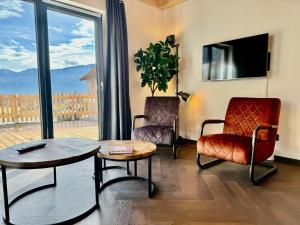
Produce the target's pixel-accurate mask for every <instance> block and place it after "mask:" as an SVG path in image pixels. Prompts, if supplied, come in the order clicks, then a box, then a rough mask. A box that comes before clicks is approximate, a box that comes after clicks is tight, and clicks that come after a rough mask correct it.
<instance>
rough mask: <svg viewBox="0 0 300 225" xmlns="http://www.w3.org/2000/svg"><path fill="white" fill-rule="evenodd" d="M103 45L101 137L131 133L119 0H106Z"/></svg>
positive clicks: (122, 14)
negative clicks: (104, 58) (104, 42)
mask: <svg viewBox="0 0 300 225" xmlns="http://www.w3.org/2000/svg"><path fill="white" fill-rule="evenodd" d="M106 16H107V45H106V47H107V49H106V62H105V65H106V68H105V74H104V96H103V98H104V100H103V101H104V102H103V103H104V104H103V139H104V140H109V139H113V140H128V139H130V136H131V110H130V99H129V78H128V76H129V72H128V40H127V25H126V14H125V6H124V2H123V1H122V0H106Z"/></svg>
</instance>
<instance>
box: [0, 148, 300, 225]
mask: <svg viewBox="0 0 300 225" xmlns="http://www.w3.org/2000/svg"><path fill="white" fill-rule="evenodd" d="M276 164H277V165H278V172H277V174H275V175H274V176H272V177H270V178H269V179H267V180H266V181H265V182H264V183H263V184H261V185H259V186H253V185H252V184H251V183H250V182H249V181H248V168H247V167H244V166H240V165H236V164H233V163H229V162H225V163H222V164H219V165H217V166H215V167H213V168H209V169H207V170H205V171H201V170H199V169H198V167H197V165H196V163H195V146H194V145H192V144H185V145H184V146H182V147H181V151H180V154H179V159H177V160H173V159H172V156H171V150H170V149H167V148H166V149H161V150H159V152H158V154H157V155H156V156H155V157H154V158H153V180H154V182H155V183H156V185H157V187H158V192H157V193H156V195H155V196H154V197H153V198H152V199H148V198H147V192H146V185H145V184H141V183H138V182H135V181H130V182H122V183H118V184H114V185H113V186H111V187H109V188H107V189H106V190H105V191H104V192H103V193H102V194H101V195H100V204H101V208H100V210H98V211H96V212H94V213H93V214H91V215H90V216H89V217H87V218H86V219H84V220H83V221H81V222H79V223H78V224H80V225H83V224H87V225H94V224H95V225H96V224H100V225H204V224H205V225H206V224H207V225H215V224H216V225H237V224H242V225H252V224H260V225H298V224H300V179H299V177H300V167H299V166H295V165H287V164H283V163H276ZM138 172H139V175H146V172H147V171H146V162H143V161H140V162H139V164H138ZM121 173H124V172H120V171H110V172H106V173H105V178H108V177H110V178H111V177H113V176H118V175H120V174H121ZM92 174H93V163H92V160H86V161H84V162H81V163H78V164H74V165H69V166H65V167H61V168H58V170H57V176H58V186H57V187H56V188H55V189H49V190H44V191H40V192H37V193H35V194H33V195H31V196H29V197H26V198H24V199H23V200H21V201H20V202H18V203H17V204H16V205H15V206H13V207H12V210H11V216H12V218H13V221H15V222H19V223H20V224H28V225H29V224H30V225H33V224H36V223H34V222H33V221H38V222H39V223H42V222H45V221H52V222H53V221H58V220H60V219H66V218H67V217H68V216H72V215H74V214H76V213H79V212H80V211H81V212H82V211H83V210H84V209H86V208H88V207H89V206H91V205H92V204H93V201H94V189H93V187H94V186H93V179H92ZM8 178H9V180H8V183H9V193H10V194H15V193H18V192H20V191H23V190H24V189H27V188H29V187H32V186H35V185H39V184H44V183H46V182H49V181H50V179H51V170H49V169H44V170H10V171H9V172H8ZM0 199H1V200H2V191H0ZM1 205H3V204H1ZM1 210H3V207H2V206H1ZM20 215H22V217H21V216H20ZM1 222H2V221H1ZM1 222H0V224H2V223H3V222H2V223H1Z"/></svg>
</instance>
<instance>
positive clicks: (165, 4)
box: [139, 0, 187, 10]
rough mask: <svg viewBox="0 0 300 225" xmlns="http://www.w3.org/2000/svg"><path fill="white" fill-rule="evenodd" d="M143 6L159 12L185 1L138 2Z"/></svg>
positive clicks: (147, 0) (149, 0)
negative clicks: (149, 6) (143, 4)
mask: <svg viewBox="0 0 300 225" xmlns="http://www.w3.org/2000/svg"><path fill="white" fill-rule="evenodd" d="M139 1H141V2H143V3H145V4H148V5H151V6H154V7H157V8H159V9H161V10H163V9H167V8H170V7H172V6H174V5H177V4H180V3H182V2H184V1H187V0H139Z"/></svg>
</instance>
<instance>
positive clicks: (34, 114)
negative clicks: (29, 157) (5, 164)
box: [0, 0, 41, 149]
mask: <svg viewBox="0 0 300 225" xmlns="http://www.w3.org/2000/svg"><path fill="white" fill-rule="evenodd" d="M34 9H35V8H34V4H33V3H32V2H23V1H11V0H1V3H0V149H2V148H5V147H9V146H12V145H15V144H18V143H22V142H26V141H30V140H34V139H40V138H41V125H40V101H39V100H40V96H39V79H38V67H37V48H36V28H35V12H34Z"/></svg>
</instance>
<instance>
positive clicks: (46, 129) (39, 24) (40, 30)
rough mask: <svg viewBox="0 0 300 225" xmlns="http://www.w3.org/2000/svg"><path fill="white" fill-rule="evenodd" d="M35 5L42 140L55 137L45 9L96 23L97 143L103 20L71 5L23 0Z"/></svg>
mask: <svg viewBox="0 0 300 225" xmlns="http://www.w3.org/2000/svg"><path fill="white" fill-rule="evenodd" d="M22 1H24V2H31V3H33V4H34V11H35V13H34V14H35V27H36V28H35V30H36V45H37V49H36V51H37V67H38V85H39V96H40V111H41V113H40V117H41V118H40V120H41V134H42V135H41V138H43V139H49V138H54V128H53V113H52V91H51V74H50V52H49V38H48V37H49V36H48V15H47V12H48V10H54V11H57V12H60V13H63V14H68V15H72V16H76V17H80V18H84V19H88V20H93V21H94V23H95V34H96V35H95V50H96V52H95V56H96V72H97V74H96V75H97V84H98V85H97V101H98V131H99V135H98V136H99V140H101V139H102V133H103V131H102V126H101V125H102V114H103V113H102V112H103V111H102V88H101V83H102V82H103V74H104V70H103V68H104V67H103V66H104V63H103V30H102V18H103V15H102V14H100V13H96V12H92V11H89V10H86V9H82V8H78V7H76V6H71V5H68V4H65V3H61V2H57V1H53V0H42V1H41V0H22Z"/></svg>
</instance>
